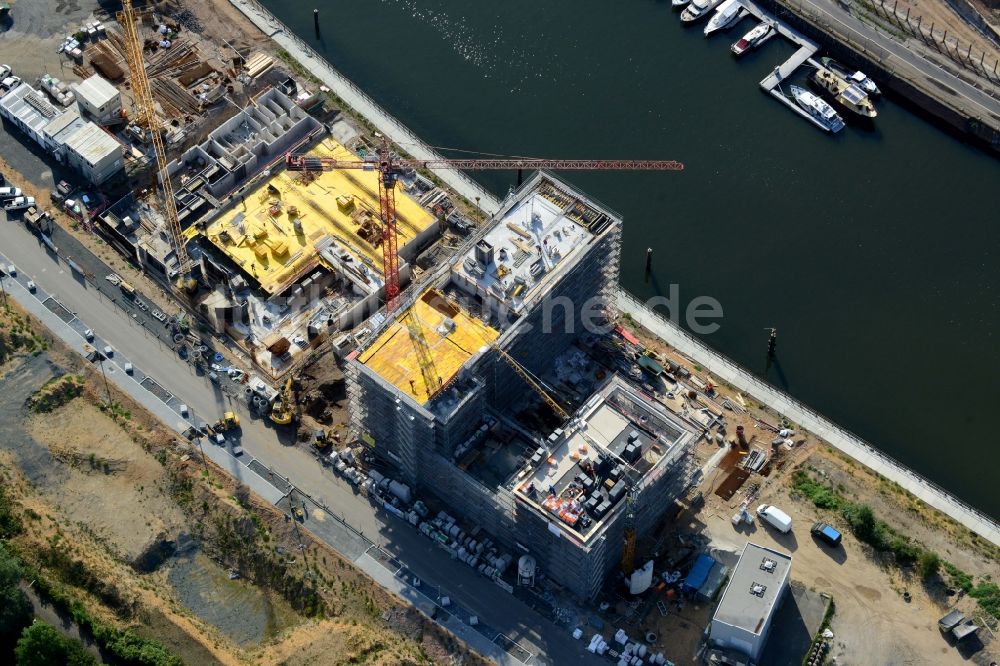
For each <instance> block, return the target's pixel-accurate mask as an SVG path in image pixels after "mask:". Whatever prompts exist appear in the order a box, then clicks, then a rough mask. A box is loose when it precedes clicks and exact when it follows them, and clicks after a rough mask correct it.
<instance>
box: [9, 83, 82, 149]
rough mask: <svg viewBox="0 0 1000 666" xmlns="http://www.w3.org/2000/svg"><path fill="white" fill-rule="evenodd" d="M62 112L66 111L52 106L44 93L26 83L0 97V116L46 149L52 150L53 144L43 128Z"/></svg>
mask: <svg viewBox="0 0 1000 666" xmlns="http://www.w3.org/2000/svg"><path fill="white" fill-rule="evenodd" d="M63 113H67V112H66V111H63V109H59V108H56V107H55V106H53V105H52V103H51V102H49V99H48V97H46V96H45V93H43V92H42V91H40V90H35V89H34V88H32V87H31V86H29V85H28V84H26V83H22V84H21V85H19V86H18V87H16V88H14V89H13V90H11V91H10V92H8V93H7V94H6V95H4V96H3V97H0V116H3V117H4V118H6V119H7V120H8V121H9V122H10V123H11V124H12V125H14V126H15V127H17V128H18V129H19V130H21V131H22V132H24V133H25V134H27V135H28V136H30V137H31V138H32V140H33V141H35V143H37V144H39V145H41V146H42V147H43V148H45V149H46V150H52V149H53V146H52V145H51V144H50V139H49V138H48V137H47V136H46V135H45V134H44V132H43V130H44V129H45V128H46V127H47V126H48V125H49V123H51V122H52V121H53V120H55V119H56V118H58V117H59V116H61V115H62V114H63Z"/></svg>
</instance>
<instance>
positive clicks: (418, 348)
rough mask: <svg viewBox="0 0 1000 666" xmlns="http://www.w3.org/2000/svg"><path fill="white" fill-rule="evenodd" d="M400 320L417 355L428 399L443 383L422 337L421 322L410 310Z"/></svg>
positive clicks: (424, 338) (425, 339)
mask: <svg viewBox="0 0 1000 666" xmlns="http://www.w3.org/2000/svg"><path fill="white" fill-rule="evenodd" d="M402 319H403V323H404V324H406V330H407V332H409V334H410V340H411V341H412V342H413V349H414V351H415V352H416V353H417V364H418V365H419V366H420V374H421V375H423V378H424V385H425V386H426V387H427V397H428V398H430V397H432V396H434V395H435V394H436V393H437V392H438V391H440V390H441V387H442V385H443V382H442V381H441V377H440V375H438V371H437V366H436V365H435V364H434V357H433V356H432V355H431V349H430V346H429V345H428V344H427V338H426V337H425V336H424V330H423V322H422V321H421V320H420V318H419V317H417V315H416V313H414V312H413V310H412V309H411V310H408V311H407V312H406V313H405V314H404V315H403V317H402Z"/></svg>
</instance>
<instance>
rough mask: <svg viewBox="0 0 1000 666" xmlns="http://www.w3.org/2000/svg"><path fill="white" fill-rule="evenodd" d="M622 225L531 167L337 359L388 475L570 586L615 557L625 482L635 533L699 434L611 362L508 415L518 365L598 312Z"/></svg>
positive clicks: (598, 577)
mask: <svg viewBox="0 0 1000 666" xmlns="http://www.w3.org/2000/svg"><path fill="white" fill-rule="evenodd" d="M621 224H622V223H621V219H620V217H618V216H617V215H616V214H614V213H612V212H611V211H609V210H608V209H606V208H604V207H603V206H601V205H600V204H598V203H596V202H594V201H593V200H591V199H589V198H588V197H586V196H585V195H584V194H582V193H581V192H579V191H577V190H575V189H574V188H572V187H570V186H569V185H567V184H566V183H564V182H562V181H560V180H557V179H556V178H554V177H553V176H551V175H548V174H544V173H537V174H535V175H534V177H533V178H531V179H529V180H528V181H527V182H526V183H525V184H524V185H523V186H522V187H521V188H519V189H518V190H517V191H516V192H512V193H511V195H510V196H508V198H507V199H506V200H505V201H504V203H503V206H502V207H501V209H500V210H499V212H497V213H496V215H495V216H494V217H493V218H492V219H491V220H490V221H489V222H488V223H487V224H485V225H483V226H482V227H481V228H480V229H479V230H478V231H477V232H476V233H475V234H474V235H473V236H472V237H471V238H470V239H469V240H468V241H467V243H466V245H465V246H464V247H463V249H462V250H461V251H459V252H458V253H457V254H456V255H455V256H456V259H454V260H453V261H452V263H451V264H450V265H449V264H446V265H444V266H441V267H439V268H438V269H437V270H435V271H433V272H432V273H431V274H430V275H429V276H427V277H426V279H425V280H423V281H422V282H421V284H420V285H417V286H415V287H414V288H412V289H411V290H410V292H409V293H404V295H403V297H402V299H401V301H400V307H399V309H398V310H397V311H396V313H395V314H394V316H392V317H390V318H388V319H386V320H385V321H384V322H383V323H382V324H381V325H379V326H377V327H373V330H372V332H371V335H370V336H369V337H368V339H367V341H365V342H363V343H362V345H361V346H360V347H359V348H358V349H357V350H355V351H353V352H351V353H350V354H349V355H348V357H347V359H348V362H347V368H346V374H347V382H348V396H349V400H350V403H351V409H350V413H351V427H352V431H353V432H354V433H355V434H356V436H357V437H358V438H359V439H360V440H361V441H362V442H364V443H365V444H367V445H368V446H369V447H371V449H372V451H373V453H374V454H375V457H376V459H377V460H379V461H380V463H381V464H382V465H383V466H385V467H386V468H387V470H388V471H389V473H390V474H392V475H393V476H395V477H396V478H399V479H401V480H402V481H404V482H406V483H407V484H409V485H410V486H412V487H415V488H418V489H421V490H422V491H423V492H427V493H431V494H433V495H435V496H436V497H437V499H439V500H441V501H442V502H443V503H444V504H446V505H448V507H449V511H454V512H455V513H458V514H460V515H462V516H463V517H464V518H465V519H466V520H468V521H469V522H470V523H472V524H473V525H475V526H480V527H481V528H482V529H484V530H486V531H487V532H488V533H490V534H492V535H494V536H495V537H496V538H497V539H498V540H500V541H501V542H503V543H504V544H505V545H506V546H507V547H509V548H511V549H513V550H516V551H520V552H522V553H530V554H531V555H533V556H534V557H535V559H536V561H537V563H538V565H539V566H541V567H542V568H543V569H544V570H545V571H546V573H547V574H548V575H549V576H550V577H551V578H552V579H554V580H556V581H558V582H559V583H560V584H562V585H563V586H565V587H566V588H567V589H568V590H570V591H571V592H573V593H574V594H575V595H577V596H578V597H580V598H582V599H590V598H593V597H594V596H595V595H596V594H597V593H598V591H599V590H600V589H601V587H602V584H603V581H604V579H605V576H606V574H607V572H608V571H609V570H610V569H612V568H613V567H614V566H615V565H616V564H617V563H618V562H619V561H620V558H621V554H622V542H623V539H622V536H623V531H624V522H625V520H624V519H625V510H624V509H625V505H626V502H625V501H624V500H625V495H626V492H627V490H628V488H630V487H634V488H635V489H636V510H635V516H634V524H635V526H636V529H637V532H638V534H639V535H640V536H641V535H642V534H644V533H648V532H649V531H650V530H651V529H652V528H653V527H654V526H655V525H656V524H657V523H658V522H659V521H660V520H661V519H662V517H663V515H664V513H665V512H666V511H667V510H668V509H669V507H670V506H671V504H672V499H674V498H675V497H677V496H678V495H679V494H680V493H681V492H682V491H683V489H684V488H685V487H686V486H687V484H688V483H689V482H690V478H691V474H692V464H691V451H692V448H693V443H694V441H695V440H696V438H697V435H696V433H695V430H694V429H693V428H692V427H691V426H690V425H689V424H687V423H686V422H685V421H684V420H683V419H681V418H679V417H677V416H676V415H674V414H672V413H670V412H669V411H668V410H667V409H666V408H665V407H664V406H663V405H662V404H660V403H658V402H656V401H655V400H654V399H652V398H651V397H650V396H648V395H646V394H644V393H643V392H642V391H641V390H639V389H637V388H636V387H634V386H632V385H631V384H629V383H628V382H626V381H625V380H623V379H621V378H619V377H617V376H615V375H614V374H611V375H610V376H607V377H604V378H603V380H602V382H601V383H600V384H599V385H598V386H596V388H595V390H593V391H592V392H591V394H590V395H589V397H586V399H585V400H583V401H580V404H578V406H577V408H576V409H575V410H573V411H572V413H571V414H569V418H568V419H566V418H563V416H562V414H565V413H566V412H567V410H562V409H548V408H547V407H546V406H545V405H544V404H539V405H538V409H537V410H535V411H536V412H538V413H540V414H542V416H540V417H535V421H534V424H533V425H531V426H527V425H525V424H524V423H523V422H520V421H518V419H517V418H515V412H523V411H525V409H526V408H525V407H524V403H525V401H526V398H527V402H528V403H529V404H530V403H541V402H542V401H541V400H538V396H537V395H536V393H535V392H536V391H537V390H544V389H540V386H541V383H542V380H541V379H539V380H538V381H537V382H536V381H534V380H532V381H531V382H530V383H531V384H532V385H533V387H532V386H529V383H527V382H525V380H524V376H525V375H527V376H528V377H529V378H530V377H535V378H541V377H543V376H545V375H547V374H550V373H551V371H552V367H553V364H554V360H555V359H557V358H559V357H560V356H561V355H563V354H566V353H567V352H568V351H569V350H571V348H572V347H573V345H574V343H575V341H577V340H579V339H580V337H581V336H586V335H590V333H588V331H589V330H592V328H593V326H594V325H600V324H606V321H605V320H604V317H605V314H604V308H603V306H604V304H606V303H608V302H610V300H611V298H610V297H611V294H612V291H613V290H614V289H616V288H617V283H618V269H619V253H620V242H621ZM585 323H586V324H587V325H586V326H585ZM544 392H546V393H550V394H551V395H552V396H554V399H555V400H557V401H558V400H560V399H561V395H560V391H558V390H554V389H551V388H550V389H549V390H544ZM547 409H548V413H546V410H547ZM560 412H561V413H562V414H560Z"/></svg>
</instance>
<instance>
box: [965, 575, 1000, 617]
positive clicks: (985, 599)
mask: <svg viewBox="0 0 1000 666" xmlns="http://www.w3.org/2000/svg"><path fill="white" fill-rule="evenodd" d="M969 596H970V597H972V598H973V599H975V600H976V601H978V602H979V607H980V608H982V609H983V610H984V611H986V612H987V613H989V614H990V615H992V616H993V617H995V618H1000V588H998V587H997V584H996V583H994V582H992V581H981V582H980V583H979V585H976V586H975V587H974V588H972V590H971V591H970V592H969Z"/></svg>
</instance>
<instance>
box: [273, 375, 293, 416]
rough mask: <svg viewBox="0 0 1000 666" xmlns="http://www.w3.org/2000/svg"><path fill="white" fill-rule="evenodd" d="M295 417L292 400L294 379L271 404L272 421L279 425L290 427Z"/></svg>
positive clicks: (290, 379) (289, 379)
mask: <svg viewBox="0 0 1000 666" xmlns="http://www.w3.org/2000/svg"><path fill="white" fill-rule="evenodd" d="M294 416H295V410H294V404H293V400H292V378H291V377H289V378H288V381H287V382H285V387H284V388H283V389H281V392H280V393H279V394H278V395H277V396H275V398H274V402H272V403H271V420H272V421H274V422H275V423H277V424H278V425H288V424H289V423H291V422H292V418H293V417H294Z"/></svg>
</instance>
